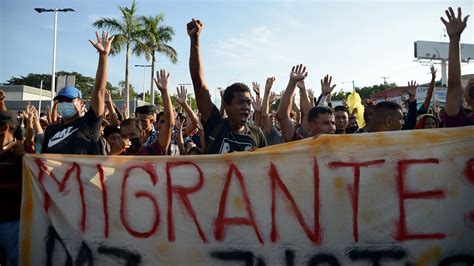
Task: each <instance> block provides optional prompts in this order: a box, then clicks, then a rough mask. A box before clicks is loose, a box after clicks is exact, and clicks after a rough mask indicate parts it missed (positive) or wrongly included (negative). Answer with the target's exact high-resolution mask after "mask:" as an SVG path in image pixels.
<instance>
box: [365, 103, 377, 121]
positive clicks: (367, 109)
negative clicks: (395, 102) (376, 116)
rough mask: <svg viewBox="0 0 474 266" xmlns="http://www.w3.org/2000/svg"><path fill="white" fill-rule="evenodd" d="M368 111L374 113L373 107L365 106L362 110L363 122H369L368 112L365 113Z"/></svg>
mask: <svg viewBox="0 0 474 266" xmlns="http://www.w3.org/2000/svg"><path fill="white" fill-rule="evenodd" d="M369 110H371V111H374V110H375V105H366V106H365V109H364V120H365V121H369V112H367V111H369ZM372 115H373V113H372Z"/></svg>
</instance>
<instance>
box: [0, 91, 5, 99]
mask: <svg viewBox="0 0 474 266" xmlns="http://www.w3.org/2000/svg"><path fill="white" fill-rule="evenodd" d="M5 95H6V94H5V91H3V90H0V101H2V100H4V99H5Z"/></svg>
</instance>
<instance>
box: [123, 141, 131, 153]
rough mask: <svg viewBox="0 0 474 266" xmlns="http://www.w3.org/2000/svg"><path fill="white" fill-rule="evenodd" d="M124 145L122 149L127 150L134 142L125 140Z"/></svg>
mask: <svg viewBox="0 0 474 266" xmlns="http://www.w3.org/2000/svg"><path fill="white" fill-rule="evenodd" d="M122 145H123V148H122V149H125V150H126V149H128V148H130V147H131V146H132V142H131V141H130V140H129V139H124V140H123V144H122Z"/></svg>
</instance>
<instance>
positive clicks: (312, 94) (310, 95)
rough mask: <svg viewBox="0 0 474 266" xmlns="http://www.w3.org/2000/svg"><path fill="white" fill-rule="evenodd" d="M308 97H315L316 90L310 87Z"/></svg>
mask: <svg viewBox="0 0 474 266" xmlns="http://www.w3.org/2000/svg"><path fill="white" fill-rule="evenodd" d="M308 97H309V98H310V99H314V90H312V89H308Z"/></svg>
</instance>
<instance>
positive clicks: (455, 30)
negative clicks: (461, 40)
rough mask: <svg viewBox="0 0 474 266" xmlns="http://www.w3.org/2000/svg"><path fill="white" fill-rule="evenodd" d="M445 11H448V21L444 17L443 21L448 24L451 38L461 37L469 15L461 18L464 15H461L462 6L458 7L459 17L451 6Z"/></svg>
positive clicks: (447, 30)
mask: <svg viewBox="0 0 474 266" xmlns="http://www.w3.org/2000/svg"><path fill="white" fill-rule="evenodd" d="M444 12H445V13H446V16H447V17H448V21H446V20H445V19H444V18H443V17H441V21H442V22H443V24H444V25H445V26H446V32H447V33H448V35H449V38H452V37H461V33H462V32H463V31H464V29H465V28H466V24H467V18H469V15H468V16H466V17H464V19H463V20H461V18H462V15H461V8H460V7H458V17H457V18H456V16H455V15H454V11H453V9H452V8H451V7H450V8H449V9H448V10H445V11H444Z"/></svg>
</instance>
